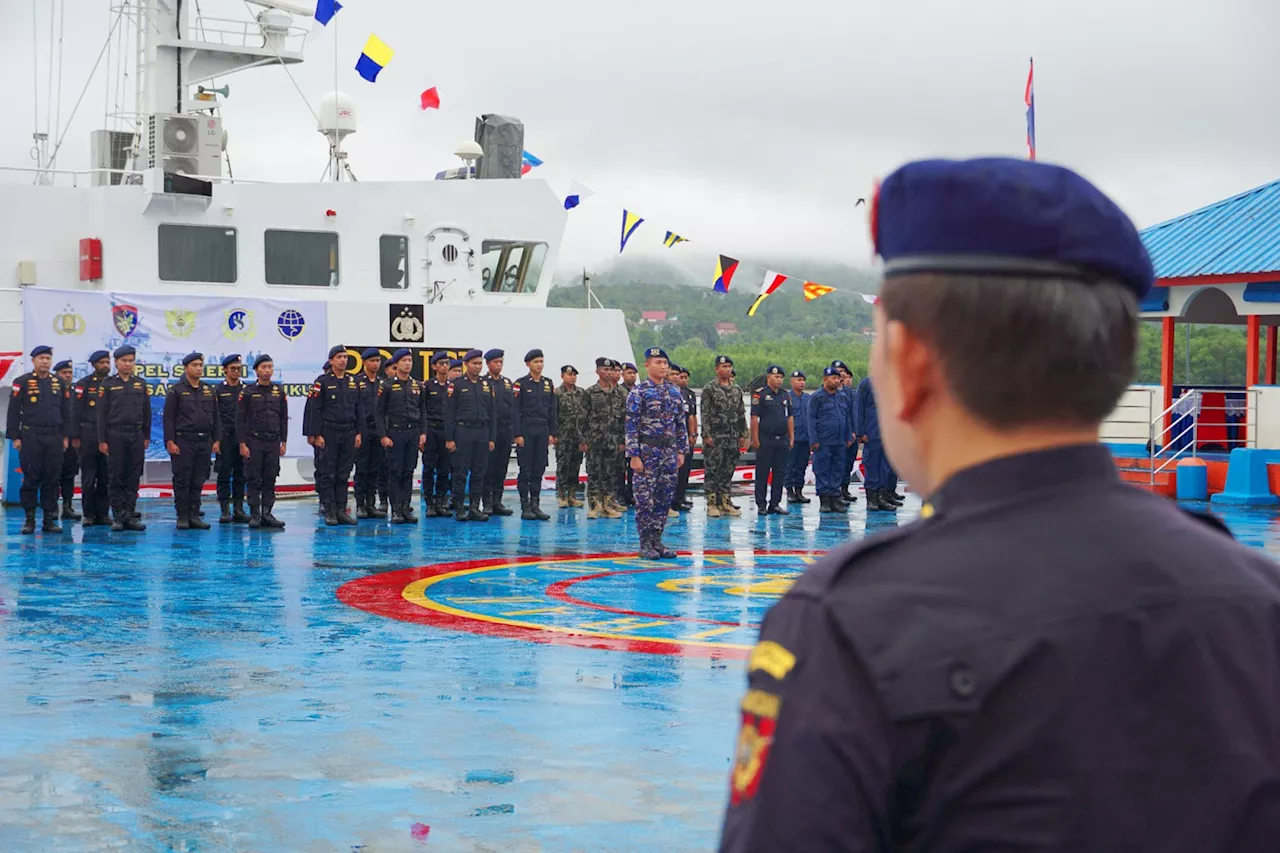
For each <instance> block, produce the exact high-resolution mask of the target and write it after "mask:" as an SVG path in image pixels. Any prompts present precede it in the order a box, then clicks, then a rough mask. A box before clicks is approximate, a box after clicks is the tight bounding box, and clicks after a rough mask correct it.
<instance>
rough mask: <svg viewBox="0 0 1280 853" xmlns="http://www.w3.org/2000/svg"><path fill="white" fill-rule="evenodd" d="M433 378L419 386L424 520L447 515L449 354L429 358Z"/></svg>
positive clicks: (450, 468)
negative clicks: (445, 424) (446, 418)
mask: <svg viewBox="0 0 1280 853" xmlns="http://www.w3.org/2000/svg"><path fill="white" fill-rule="evenodd" d="M431 370H432V372H433V373H434V374H435V375H434V376H433V377H432V378H431V379H428V380H427V381H426V382H424V383H422V395H421V397H420V399H421V400H422V426H423V429H424V430H425V431H426V434H427V442H426V444H425V445H423V448H422V501H423V503H425V504H426V505H427V509H426V512H425V513H424V514H425V515H426V517H427V518H437V517H440V516H446V515H448V514H449V509H448V507H447V505H446V501H448V499H449V481H450V480H451V479H452V478H453V464H452V462H451V461H450V459H449V451H448V450H445V447H444V403H445V400H447V399H448V397H449V354H448V353H447V352H444V351H443V350H441V351H440V352H437V353H435V354H434V355H432V356H431Z"/></svg>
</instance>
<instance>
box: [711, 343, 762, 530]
mask: <svg viewBox="0 0 1280 853" xmlns="http://www.w3.org/2000/svg"><path fill="white" fill-rule="evenodd" d="M750 436H751V433H750V432H749V431H748V429H747V413H746V407H745V406H744V405H743V402H742V389H741V388H739V387H738V384H737V383H736V382H734V381H733V359H731V358H729V356H727V355H718V356H716V381H715V382H711V383H709V384H708V385H707V386H706V387H705V388H703V389H702V461H703V466H702V467H703V473H704V478H705V479H704V481H703V483H704V485H703V491H704V492H705V493H706V496H707V515H709V516H711V517H712V518H719V517H720V516H721V515H722V514H723V515H742V511H741V510H739V509H738V508H737V507H736V506H734V505H733V503H732V502H731V501H730V500H729V484H730V483H732V482H733V469H734V468H735V467H736V466H737V464H738V455H739V454H741V453H742V451H743V450H745V449H746V447H747V441H748V440H749V439H750Z"/></svg>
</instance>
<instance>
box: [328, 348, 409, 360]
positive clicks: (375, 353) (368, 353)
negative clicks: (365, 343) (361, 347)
mask: <svg viewBox="0 0 1280 853" xmlns="http://www.w3.org/2000/svg"><path fill="white" fill-rule="evenodd" d="M360 357H361V358H363V359H365V360H366V361H367V360H368V359H371V358H382V350H380V349H378V348H377V347H369V348H368V349H367V350H365V351H364V352H362V353H360ZM329 358H333V353H330V354H329ZM391 360H392V361H395V359H394V358H393V359H391Z"/></svg>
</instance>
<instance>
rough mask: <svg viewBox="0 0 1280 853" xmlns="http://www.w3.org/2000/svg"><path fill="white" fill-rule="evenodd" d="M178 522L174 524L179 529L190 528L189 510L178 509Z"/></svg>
mask: <svg viewBox="0 0 1280 853" xmlns="http://www.w3.org/2000/svg"><path fill="white" fill-rule="evenodd" d="M177 514H178V523H177V524H176V525H174V526H175V527H177V528H178V529H179V530H190V529H191V522H190V521H188V520H187V511H186V510H185V509H180V510H177Z"/></svg>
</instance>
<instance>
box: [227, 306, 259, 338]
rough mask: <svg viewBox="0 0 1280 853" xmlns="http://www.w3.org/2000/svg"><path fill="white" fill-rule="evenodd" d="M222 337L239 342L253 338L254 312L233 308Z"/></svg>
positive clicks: (228, 313) (229, 313) (228, 315)
mask: <svg viewBox="0 0 1280 853" xmlns="http://www.w3.org/2000/svg"><path fill="white" fill-rule="evenodd" d="M222 336H223V337H226V338H231V339H232V340H237V341H243V340H246V339H248V338H251V337H253V312H252V311H247V310H245V309H244V308H233V309H232V310H230V311H228V312H227V315H226V321H225V322H224V323H223V327H222Z"/></svg>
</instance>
